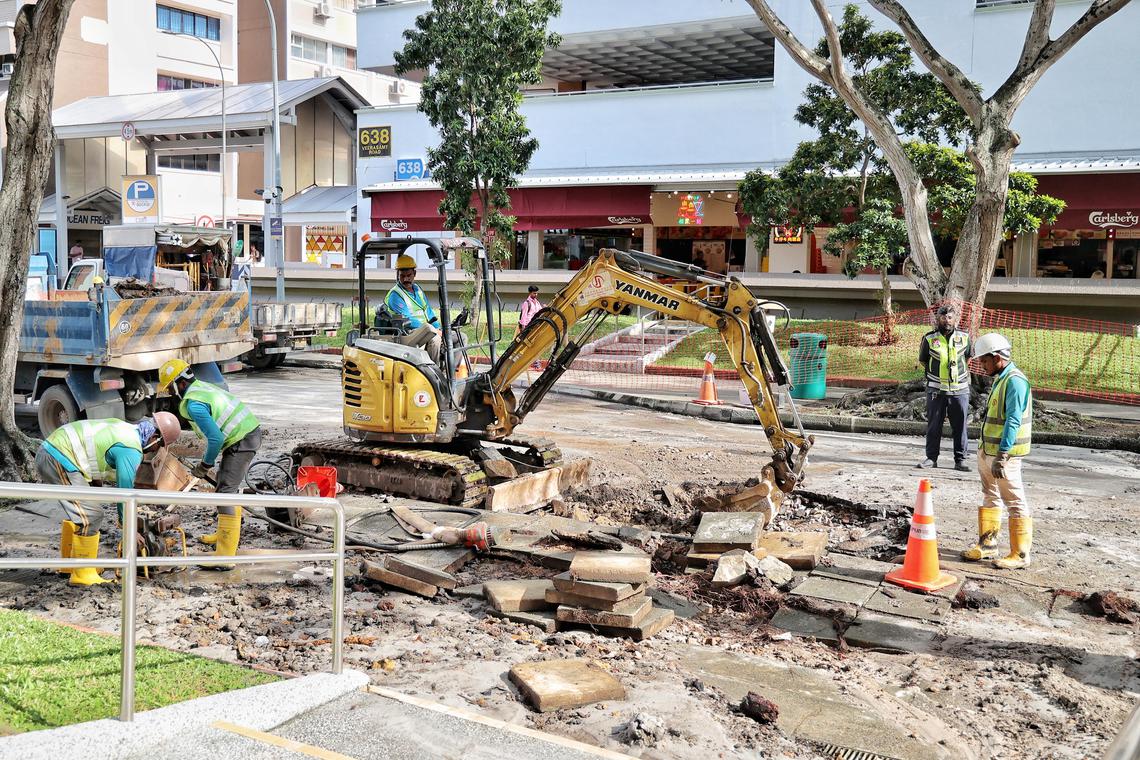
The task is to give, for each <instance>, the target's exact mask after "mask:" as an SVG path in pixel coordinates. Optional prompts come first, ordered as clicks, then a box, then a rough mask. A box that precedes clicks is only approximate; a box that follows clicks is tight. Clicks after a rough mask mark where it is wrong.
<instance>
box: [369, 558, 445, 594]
mask: <svg viewBox="0 0 1140 760" xmlns="http://www.w3.org/2000/svg"><path fill="white" fill-rule="evenodd" d="M364 574H365V575H367V576H368V577H369V578H371V579H372V580H374V581H380V582H381V583H383V584H384V585H386V586H394V587H395V588H398V589H401V590H403V591H410V592H411V593H413V594H419V595H420V596H426V597H427V598H428V599H430V598H432V597H433V596H435V594H436V592H437V591H439V588H438V587H436V586H433V585H431V584H430V583H424V582H423V581H418V580H416V579H415V578H409V577H407V576H406V575H400V574H399V573H394V572H392V571H391V570H388V569H387V568H384V567H381V566H380V565H378V564H376V563H375V562H368V561H367V560H366V561H365V562H364Z"/></svg>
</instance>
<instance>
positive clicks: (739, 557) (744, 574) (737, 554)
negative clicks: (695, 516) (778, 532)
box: [712, 549, 791, 588]
mask: <svg viewBox="0 0 1140 760" xmlns="http://www.w3.org/2000/svg"><path fill="white" fill-rule="evenodd" d="M750 572H754V573H759V572H760V560H758V559H756V558H755V557H753V556H752V555H751V554H749V553H748V552H746V551H744V550H743V549H733V550H732V551H730V552H725V553H724V554H722V555H720V559H718V560H717V562H716V572H715V573H714V574H713V579H712V585H714V586H716V587H717V588H726V587H728V586H739V585H740V584H741V583H743V582H744V581H746V580H748V578H749V573H750ZM790 572H791V571H789V573H790Z"/></svg>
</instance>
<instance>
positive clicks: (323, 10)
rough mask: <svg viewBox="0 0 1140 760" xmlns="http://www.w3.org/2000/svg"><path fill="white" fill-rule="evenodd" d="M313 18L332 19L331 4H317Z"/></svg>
mask: <svg viewBox="0 0 1140 760" xmlns="http://www.w3.org/2000/svg"><path fill="white" fill-rule="evenodd" d="M313 16H314V17H316V18H332V4H331V3H324V2H322V3H317V7H316V8H314V9H313Z"/></svg>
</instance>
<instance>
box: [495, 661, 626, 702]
mask: <svg viewBox="0 0 1140 760" xmlns="http://www.w3.org/2000/svg"><path fill="white" fill-rule="evenodd" d="M508 675H509V678H510V679H511V681H512V682H513V683H514V684H515V686H517V687H518V688H519V691H520V692H522V694H523V697H524V698H525V699H526V700H527V701H528V702H529V703H530V704H531V705H533V706H534V708H535V709H536V710H538V711H539V712H550V711H551V710H564V709H566V708H571V707H582V706H583V705H589V704H593V703H594V702H601V701H603V700H619V699H625V687H623V686H622V685H621V682H620V681H618V680H617V679H616V678H614V677H613V676H612V675H610V673H609V672H608V671H607V670H605V668H603V667H602V666H601V665H599V664H598V663H597V662H594V661H593V660H548V661H546V662H524V663H520V664H518V665H515V666H514V667H513V668H511V670H510V673H509V674H508Z"/></svg>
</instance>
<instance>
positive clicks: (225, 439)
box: [158, 359, 261, 570]
mask: <svg viewBox="0 0 1140 760" xmlns="http://www.w3.org/2000/svg"><path fill="white" fill-rule="evenodd" d="M167 388H170V390H171V392H172V393H173V394H174V395H175V396H177V397H178V398H179V399H180V402H179V406H178V413H179V414H180V415H182V417H183V418H184V419H186V420H187V421H189V423H190V427H192V428H193V429H194V432H195V433H197V434H198V436H199V437H200V438H204V439H205V440H206V452H205V453H204V454H202V459H201V461H200V462H198V463H197V464H195V465H194V467H193V468H192V469H191V473H192V474H193V475H194V477H196V478H203V479H205V478H206V477H208V476H209V474H210V470H211V469H213V467H214V464H215V463H216V462H217V459H218V455H219V454H221V457H222V461H221V464H220V465H219V466H218V476H217V478H216V483H217V485H216V486H215V488H214V491H215V492H216V493H238V489H239V488H240V487H241V482H242V480H244V479H245V475H246V473H247V472H249V466H250V464H252V463H253V458H254V457H255V456H256V455H257V450H258V449H259V448H260V447H261V424H260V423H259V422H258V421H257V418H256V417H254V416H253V412H251V411H250V410H249V408H248V407H247V406H246V405H245V404H243V403H242V402H241V401H240V400H239V399H238V398H237V396H234V395H233V394H232V393H230V392H229V391H225V390H222V389H221V388H219V387H218V386H216V385H211V384H210V383H207V382H205V381H204V380H198V379H197V378H195V377H194V373H193V371H191V369H190V365H189V364H187V363H186V362H185V361H183V360H182V359H171V360H170V361H168V362H166V363H165V364H163V365H162V367H160V368H159V370H158V390H159V392H160V393H161V392H162V391H164V390H166V389H167ZM240 537H241V507H218V528H217V530H216V531H215V532H213V533H209V534H207V535H204V536H201V537H200V538H199V540H200V541H201V542H202V543H204V544H207V545H210V546H216V549H215V552H214V553H215V554H220V555H222V556H227V557H228V556H233V555H235V554H237V548H238V540H239V538H240ZM207 567H208V569H212V570H232V569H233V565H210V566H207Z"/></svg>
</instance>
